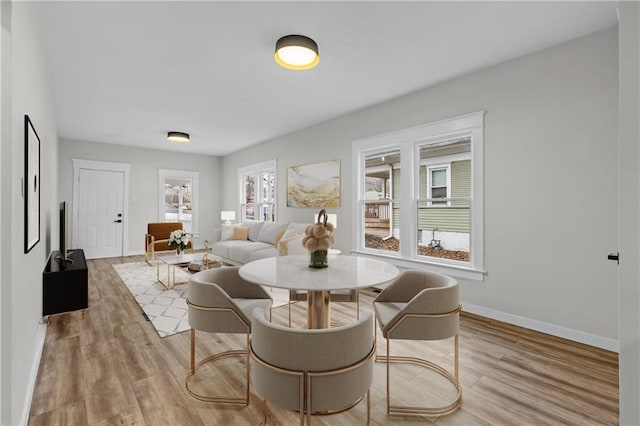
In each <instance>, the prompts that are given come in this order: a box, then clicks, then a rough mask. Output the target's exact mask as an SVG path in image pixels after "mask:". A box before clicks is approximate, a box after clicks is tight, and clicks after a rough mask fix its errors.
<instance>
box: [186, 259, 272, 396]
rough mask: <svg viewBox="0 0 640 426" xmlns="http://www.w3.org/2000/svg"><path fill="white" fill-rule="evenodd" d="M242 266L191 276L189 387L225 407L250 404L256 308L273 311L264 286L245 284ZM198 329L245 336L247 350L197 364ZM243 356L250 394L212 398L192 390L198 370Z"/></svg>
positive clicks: (189, 295) (208, 270)
mask: <svg viewBox="0 0 640 426" xmlns="http://www.w3.org/2000/svg"><path fill="white" fill-rule="evenodd" d="M238 269H239V267H237V266H234V267H220V268H214V269H207V270H204V271H201V272H198V273H196V274H194V275H192V276H191V278H190V280H189V292H188V298H187V306H188V309H189V310H188V315H189V325H190V326H191V368H190V370H189V372H188V374H187V377H186V379H185V387H186V388H187V391H188V392H189V394H190V395H191V396H193V397H194V398H197V399H199V400H202V401H208V402H216V403H222V404H237V405H248V404H249V394H250V382H249V373H250V367H249V336H250V333H251V316H252V313H253V310H254V309H256V308H262V309H269V312H270V313H271V304H272V299H271V296H269V293H267V292H266V291H265V290H264V289H263V288H262V287H261V286H259V285H255V284H252V283H250V282H247V281H245V280H244V279H242V278H241V277H240V275H239V274H238ZM196 330H199V331H205V332H208V333H243V334H245V335H246V346H245V348H244V349H237V350H227V351H224V352H220V353H217V354H214V355H211V356H208V357H206V358H204V359H203V360H201V361H200V362H198V364H196V360H195V351H196ZM234 356H239V357H242V358H244V360H245V370H246V385H245V388H246V392H245V394H244V396H243V397H236V396H211V395H205V394H202V393H198V392H196V391H194V390H193V389H192V383H191V382H192V379H193V377H194V376H195V374H196V373H197V371H198V369H199V368H200V367H202V366H203V365H204V364H206V363H208V362H215V361H218V360H220V359H224V358H227V357H234Z"/></svg>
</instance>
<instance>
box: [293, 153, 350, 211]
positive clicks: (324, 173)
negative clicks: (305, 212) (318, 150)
mask: <svg viewBox="0 0 640 426" xmlns="http://www.w3.org/2000/svg"><path fill="white" fill-rule="evenodd" d="M287 207H314V208H318V207H321V208H337V207H340V160H331V161H324V162H321V163H313V164H305V165H302V166H294V167H289V168H288V169H287Z"/></svg>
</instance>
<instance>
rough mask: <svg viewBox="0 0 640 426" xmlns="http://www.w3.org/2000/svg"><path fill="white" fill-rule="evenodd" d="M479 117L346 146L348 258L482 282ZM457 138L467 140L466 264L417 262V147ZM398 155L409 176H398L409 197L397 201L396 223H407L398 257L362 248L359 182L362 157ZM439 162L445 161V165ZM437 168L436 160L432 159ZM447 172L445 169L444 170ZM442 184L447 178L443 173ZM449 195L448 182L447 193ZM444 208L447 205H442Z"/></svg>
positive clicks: (362, 171)
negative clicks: (350, 228) (349, 222)
mask: <svg viewBox="0 0 640 426" xmlns="http://www.w3.org/2000/svg"><path fill="white" fill-rule="evenodd" d="M484 115H485V111H478V112H473V113H470V114H465V115H461V116H457V117H453V118H450V119H445V120H440V121H436V122H432V123H427V124H424V125H421V126H416V127H411V128H407V129H402V130H398V131H394V132H389V133H385V134H381V135H376V136H372V137H369V138H364V139H359V140H356V141H353V142H352V161H353V167H352V173H353V176H352V177H353V182H354V185H353V189H352V191H353V200H354V201H356V203H355V204H356V205H357V207H356V208H355V209H353V212H352V220H353V222H352V223H353V224H354V226H353V231H352V252H353V253H357V254H361V255H365V256H372V257H383V258H385V259H387V260H389V261H390V262H392V263H394V264H396V265H397V266H400V267H409V268H415V267H420V268H425V269H429V270H433V271H437V272H442V273H446V274H449V275H453V276H456V277H459V278H467V279H471V280H475V281H483V280H484V275H485V273H486V272H485V270H484ZM457 137H460V138H462V137H471V153H470V158H471V182H472V187H471V197H470V199H471V200H472V205H471V206H472V208H471V211H470V223H469V227H470V233H469V234H470V235H469V238H470V259H469V262H468V263H467V262H455V261H448V260H447V259H438V258H433V257H428V258H425V256H418V253H417V244H418V232H417V230H418V229H417V226H418V225H417V208H418V200H420V193H419V191H420V181H419V179H420V165H421V162H420V160H419V158H420V154H419V150H420V147H421V146H424V145H425V144H429V143H435V142H437V141H444V140H447V139H452V138H457ZM398 147H399V149H400V155H401V157H400V158H401V159H400V164H401V167H402V168H404V169H405V170H408V171H409V173H401V178H400V180H401V182H400V188H401V193H402V194H411V195H412V196H408V197H402V198H401V200H400V223H401V224H403V223H409V224H410V226H403V227H400V229H399V235H400V251H399V252H398V253H394V252H388V251H384V252H382V251H380V250H376V249H371V248H367V247H365V244H364V234H365V232H364V215H363V214H361V213H362V212H363V210H362V208H363V205H364V204H363V201H364V178H365V157H366V156H367V155H370V154H373V153H375V152H377V151H378V152H379V151H381V150H384V149H394V148H398ZM445 161H448V159H447V160H445ZM437 163H438V164H442V163H443V161H442V159H437ZM449 170H450V169H449ZM447 178H448V181H449V180H450V178H451V173H450V172H449V173H448V176H447ZM450 190H451V183H450V182H448V187H447V192H448V198H451V197H450V196H449V191H450ZM448 204H449V203H448Z"/></svg>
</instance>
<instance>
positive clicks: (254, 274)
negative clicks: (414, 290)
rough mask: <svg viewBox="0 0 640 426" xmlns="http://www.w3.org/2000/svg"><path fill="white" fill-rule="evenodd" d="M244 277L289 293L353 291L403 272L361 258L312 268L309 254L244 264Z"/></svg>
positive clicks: (332, 258)
mask: <svg viewBox="0 0 640 426" xmlns="http://www.w3.org/2000/svg"><path fill="white" fill-rule="evenodd" d="M239 273H240V276H241V277H242V278H244V279H245V280H247V281H250V282H253V283H256V284H262V285H266V286H269V287H275V288H286V289H289V290H307V291H324V290H350V289H354V288H361V287H371V286H374V285H378V284H383V283H386V282H388V281H390V280H392V279H394V278H395V277H396V276H398V274H399V271H398V268H396V267H395V266H394V265H392V264H391V263H388V262H383V261H381V260H375V259H370V258H367V257H360V256H348V255H339V256H330V257H329V267H327V268H321V269H315V268H309V256H308V255H304V254H303V255H293V256H277V257H269V258H266V259H260V260H256V261H254V262H250V263H247V264H245V265H243V266H242V267H241V268H240V270H239Z"/></svg>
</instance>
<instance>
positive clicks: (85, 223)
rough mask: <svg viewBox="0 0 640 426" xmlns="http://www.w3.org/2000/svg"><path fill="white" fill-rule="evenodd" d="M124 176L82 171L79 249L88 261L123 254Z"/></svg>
mask: <svg viewBox="0 0 640 426" xmlns="http://www.w3.org/2000/svg"><path fill="white" fill-rule="evenodd" d="M123 201H124V173H123V172H120V171H108V170H92V169H80V171H79V176H78V218H77V219H78V228H77V229H78V248H81V249H83V250H84V254H85V257H86V258H87V259H96V258H102V257H117V256H122V255H123V250H122V235H123V214H124V206H123Z"/></svg>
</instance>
